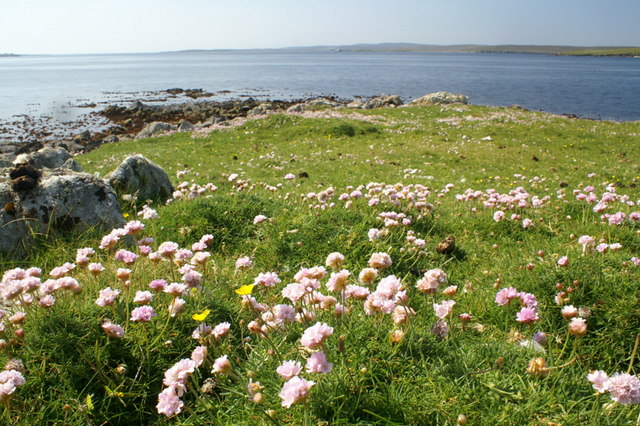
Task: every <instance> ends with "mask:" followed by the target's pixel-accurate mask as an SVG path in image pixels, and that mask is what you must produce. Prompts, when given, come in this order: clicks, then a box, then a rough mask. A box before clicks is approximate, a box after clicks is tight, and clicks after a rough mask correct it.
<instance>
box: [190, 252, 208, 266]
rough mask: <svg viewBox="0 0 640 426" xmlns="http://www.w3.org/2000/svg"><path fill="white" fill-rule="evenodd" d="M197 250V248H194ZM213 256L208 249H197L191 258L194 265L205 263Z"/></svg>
mask: <svg viewBox="0 0 640 426" xmlns="http://www.w3.org/2000/svg"><path fill="white" fill-rule="evenodd" d="M194 251H195V250H194ZM210 258H211V253H209V252H207V251H197V252H196V253H194V255H193V257H192V258H191V264H192V265H204V264H206V263H207V262H208V261H209V259H210Z"/></svg>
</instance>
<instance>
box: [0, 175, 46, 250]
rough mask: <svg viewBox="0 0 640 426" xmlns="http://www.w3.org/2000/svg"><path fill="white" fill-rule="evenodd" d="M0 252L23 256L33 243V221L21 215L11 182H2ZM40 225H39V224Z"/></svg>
mask: <svg viewBox="0 0 640 426" xmlns="http://www.w3.org/2000/svg"><path fill="white" fill-rule="evenodd" d="M0 204H1V205H2V206H3V207H4V208H2V209H0V253H2V254H4V255H8V256H10V257H23V256H24V255H25V254H26V253H27V252H28V251H29V249H30V248H31V246H32V245H33V233H32V232H31V228H30V226H32V225H34V224H33V223H32V222H31V221H29V220H25V219H23V218H22V217H21V215H20V208H19V205H17V204H18V199H17V195H16V194H15V193H14V192H13V190H12V188H11V183H10V182H1V183H0ZM38 227H39V226H38Z"/></svg>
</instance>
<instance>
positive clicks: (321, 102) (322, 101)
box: [306, 98, 340, 108]
mask: <svg viewBox="0 0 640 426" xmlns="http://www.w3.org/2000/svg"><path fill="white" fill-rule="evenodd" d="M306 104H307V105H311V106H330V107H334V108H335V107H338V106H340V104H339V103H338V102H335V101H332V100H331V99H327V98H317V99H311V100H309V101H307V102H306Z"/></svg>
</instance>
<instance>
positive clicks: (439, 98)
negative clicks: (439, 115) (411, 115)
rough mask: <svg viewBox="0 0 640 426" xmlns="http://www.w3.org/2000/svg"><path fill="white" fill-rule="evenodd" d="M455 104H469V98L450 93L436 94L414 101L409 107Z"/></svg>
mask: <svg viewBox="0 0 640 426" xmlns="http://www.w3.org/2000/svg"><path fill="white" fill-rule="evenodd" d="M455 103H460V104H467V103H469V98H468V97H467V96H465V95H456V94H453V93H449V92H436V93H430V94H428V95H424V96H422V97H420V98H418V99H414V100H412V101H411V102H409V105H411V106H417V105H442V104H455Z"/></svg>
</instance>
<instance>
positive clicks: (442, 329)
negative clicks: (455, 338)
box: [431, 321, 449, 340]
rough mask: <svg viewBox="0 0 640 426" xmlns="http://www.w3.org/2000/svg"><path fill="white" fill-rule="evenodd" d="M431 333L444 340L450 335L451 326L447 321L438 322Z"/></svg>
mask: <svg viewBox="0 0 640 426" xmlns="http://www.w3.org/2000/svg"><path fill="white" fill-rule="evenodd" d="M431 333H432V334H433V335H435V336H436V337H437V338H438V339H441V340H442V339H444V338H445V337H447V334H449V324H447V322H446V321H437V322H436V323H435V324H434V325H433V327H432V328H431Z"/></svg>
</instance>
